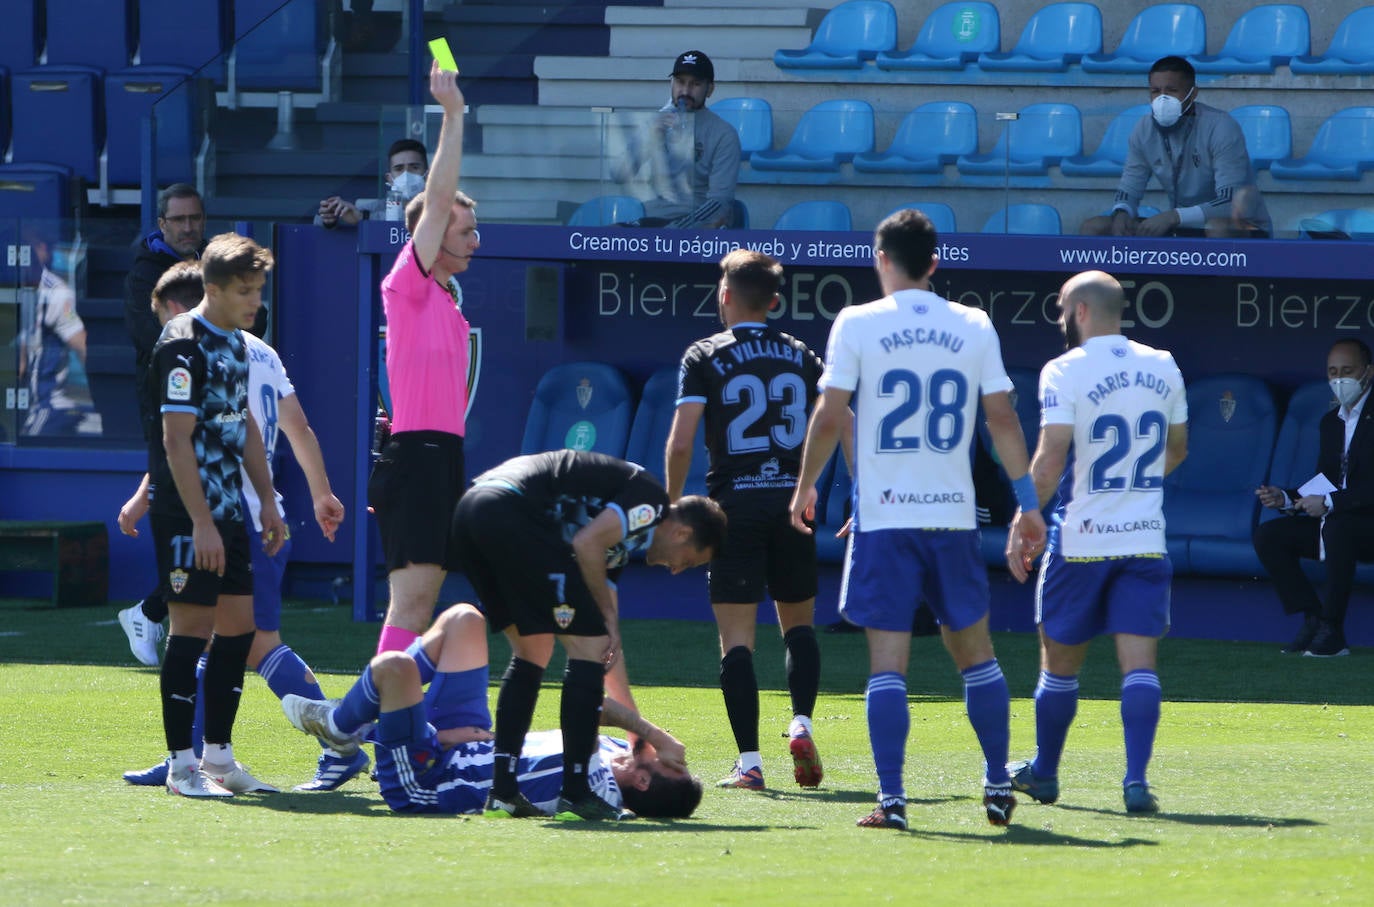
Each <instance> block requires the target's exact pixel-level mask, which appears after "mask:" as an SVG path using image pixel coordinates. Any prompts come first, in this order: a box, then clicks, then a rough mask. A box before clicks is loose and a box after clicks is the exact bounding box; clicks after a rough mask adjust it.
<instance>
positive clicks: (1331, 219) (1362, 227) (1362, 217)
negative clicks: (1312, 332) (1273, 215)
mask: <svg viewBox="0 0 1374 907" xmlns="http://www.w3.org/2000/svg"><path fill="white" fill-rule="evenodd" d="M1298 233H1299V235H1300V236H1301V237H1302V238H1304V239H1331V238H1348V239H1356V240H1360V241H1362V242H1368V241H1370V240H1374V210H1370V209H1369V208H1334V209H1332V210H1330V211H1323V212H1322V213H1321V214H1317V215H1314V216H1312V217H1305V218H1303V219H1302V220H1301V221H1299V222H1298ZM1309 478H1310V476H1309Z"/></svg>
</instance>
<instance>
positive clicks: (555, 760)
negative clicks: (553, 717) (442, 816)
mask: <svg viewBox="0 0 1374 907" xmlns="http://www.w3.org/2000/svg"><path fill="white" fill-rule="evenodd" d="M488 676H489V675H488V668H487V623H486V618H484V617H483V616H482V612H480V611H478V610H477V609H476V608H475V607H473V606H472V605H470V604H467V603H460V604H457V605H454V606H453V607H451V608H449V609H448V610H447V611H445V612H444V613H443V614H441V615H440V616H439V619H438V620H436V621H435V622H434V625H433V626H432V627H430V629H429V631H428V632H427V633H425V635H424V636H422V637H421V638H420V639H418V640H416V641H415V642H414V643H412V644H411V646H410V648H408V649H407V650H406V651H404V652H382V653H381V654H379V655H377V656H376V657H374V658H373V659H372V661H371V663H370V664H369V665H368V666H367V668H366V669H365V670H364V671H363V673H362V676H360V677H359V678H358V680H357V681H356V682H355V683H354V684H353V687H352V688H351V689H350V690H349V691H348V693H347V694H345V696H344V698H343V699H342V700H338V701H323V700H316V699H306V698H304V697H301V696H287V697H286V698H284V699H283V700H282V710H283V711H285V712H286V716H287V718H289V719H290V720H291V723H292V724H293V725H295V727H296V728H297V729H298V730H301V731H304V732H305V733H307V734H311V735H313V736H315V737H319V738H320V739H322V740H325V741H328V743H329V745H330V746H333V747H335V748H337V749H338V750H339V751H340V752H348V751H350V750H352V751H356V749H357V747H358V746H359V745H360V744H361V742H362V739H363V735H362V734H361V733H359V734H352V735H350V734H344V733H342V732H341V731H340V730H339V725H340V724H343V725H344V726H345V727H349V726H355V725H354V723H353V722H355V721H357V722H358V723H363V722H368V721H372V720H375V721H376V726H375V730H370V731H369V733H368V738H369V739H372V740H373V741H374V742H375V744H376V755H377V781H378V783H379V784H380V786H381V792H382V798H383V799H385V800H386V802H387V805H388V806H390V807H391V808H392V809H393V810H396V811H397V812H409V813H478V812H481V811H482V807H483V805H484V804H485V803H486V800H487V792H488V790H489V789H490V787H491V778H492V773H493V755H492V753H493V749H494V744H493V739H494V738H493V737H492V734H491V712H490V710H489V708H488V705H487V685H488ZM426 685H428V689H427V690H426V689H425V687H426ZM336 714H338V715H339V720H338V721H336V720H335V715H336ZM601 723H602V725H603V726H608V727H616V728H621V729H623V730H626V731H629V732H630V734H631V736H632V737H634V738H635V741H634V743H633V745H631V744H630V743H629V742H627V741H624V740H618V739H615V738H612V737H607V736H605V735H602V736H601V737H599V738H598V740H597V743H598V751H597V752H596V753H595V754H593V756H592V759H591V762H590V764H589V765H588V772H587V774H588V781H589V783H590V787H591V789H592V792H593V793H594V794H596V795H597V796H598V797H600V798H602V799H603V800H605V801H606V802H607V803H609V804H610V805H611V806H612V807H614V808H616V809H618V810H622V812H621V814H620V818H633V817H634V816H636V815H638V816H644V817H646V818H686V817H687V816H690V815H691V814H692V811H693V810H695V809H696V807H697V804H699V803H700V802H701V781H700V779H698V778H696V777H694V776H692V775H690V774H688V773H686V772H683V771H679V770H676V769H674V768H671V767H670V765H681V764H685V748H684V747H683V745H682V743H681V742H679V741H678V740H677V739H676V738H674V737H673V736H672V735H671V734H669V733H668V732H666V731H664V730H663V729H661V728H659V727H657V726H655V725H654V724H652V723H650V722H649V721H648V720H646V719H645V718H643V717H641V716H640V715H639V714H638V713H636V712H635V711H634V710H633V709H630V708H628V707H626V706H624V705H622V704H620V703H619V702H617V701H615V700H613V699H610V698H607V699H605V701H604V704H603V706H602V712H601ZM660 751H661V752H663V753H664V754H666V755H668V757H669V758H667V759H666V760H664V759H660V756H659V753H660ZM665 761H666V762H668V763H669V764H664V762H665ZM562 766H563V739H562V735H561V734H560V733H559V732H558V731H536V732H533V733H531V734H529V735H527V736H526V738H525V746H524V749H523V750H522V751H521V755H520V766H519V768H518V770H517V774H518V777H519V782H520V790H521V791H522V792H523V793H524V794H525V796H526V798H527V799H528V800H529V801H530V802H531V803H532V804H533V805H534V806H536V807H538V808H539V809H540V810H541V811H543V812H544V813H545V814H546V815H549V816H552V817H553V818H555V819H567V820H580V817H579V816H577V815H576V814H575V813H556V812H555V809H556V806H557V804H558V798H559V792H560V789H561V785H562V774H563V768H562Z"/></svg>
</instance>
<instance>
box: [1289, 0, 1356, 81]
mask: <svg viewBox="0 0 1374 907" xmlns="http://www.w3.org/2000/svg"><path fill="white" fill-rule="evenodd" d="M1288 68H1289V69H1291V70H1292V71H1293V73H1294V74H1295V75H1322V74H1327V75H1334V74H1342V75H1362V74H1366V73H1374V6H1365V7H1362V8H1360V9H1357V10H1355V11H1354V12H1353V13H1351V14H1350V15H1348V16H1346V17H1345V18H1344V19H1342V20H1341V24H1340V25H1337V26H1336V33H1335V34H1334V35H1332V36H1331V43H1330V44H1329V45H1328V46H1327V48H1326V53H1324V54H1322V55H1321V56H1299V57H1294V58H1293V59H1292V60H1289V61H1288Z"/></svg>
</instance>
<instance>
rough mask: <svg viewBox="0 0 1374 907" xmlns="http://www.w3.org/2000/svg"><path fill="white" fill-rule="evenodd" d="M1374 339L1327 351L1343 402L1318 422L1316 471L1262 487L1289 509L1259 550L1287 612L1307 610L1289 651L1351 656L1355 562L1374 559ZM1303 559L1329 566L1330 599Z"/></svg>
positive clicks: (1263, 536)
mask: <svg viewBox="0 0 1374 907" xmlns="http://www.w3.org/2000/svg"><path fill="white" fill-rule="evenodd" d="M1372 376H1374V369H1371V368H1370V351H1369V344H1367V343H1365V342H1364V341H1363V340H1359V339H1356V338H1354V337H1347V338H1342V339H1340V340H1337V341H1336V342H1335V343H1334V344H1332V346H1331V351H1330V352H1329V353H1327V354H1326V379H1327V381H1329V382H1330V383H1331V393H1332V394H1333V395H1335V398H1336V400H1335V402H1336V404H1337V405H1336V406H1335V407H1333V408H1332V410H1331V411H1330V412H1328V413H1327V414H1326V415H1325V416H1322V420H1321V424H1320V425H1319V426H1318V429H1317V430H1318V432H1319V447H1318V452H1317V474H1316V475H1315V476H1313V477H1312V478H1311V479H1310V480H1308V481H1307V482H1305V483H1303V485H1301V486H1300V487H1298V488H1293V489H1285V488H1278V487H1275V486H1273V485H1262V486H1260V487H1259V488H1258V489H1257V490H1256V492H1255V494H1256V495H1257V496H1258V497H1259V501H1260V503H1261V504H1263V505H1264V506H1265V507H1272V508H1274V509H1275V510H1279V511H1282V512H1283V513H1284V514H1286V515H1285V516H1283V517H1280V518H1279V519H1276V520H1269V521H1268V522H1264V523H1260V524H1259V526H1258V527H1257V528H1256V529H1255V553H1256V554H1257V555H1259V559H1260V563H1261V564H1263V565H1264V569H1265V570H1267V571H1268V573H1269V576H1270V577H1271V578H1272V579H1273V580H1274V590H1275V591H1276V592H1277V593H1278V596H1279V603H1280V604H1282V605H1283V610H1284V613H1286V614H1301V615H1302V616H1303V624H1302V629H1301V630H1300V631H1299V632H1298V635H1297V636H1296V637H1294V639H1293V641H1292V642H1291V643H1289V644H1288V645H1287V646H1284V648H1283V650H1282V651H1283V652H1285V653H1286V654H1290V655H1292V654H1296V653H1298V652H1301V653H1303V654H1304V655H1311V656H1314V657H1318V658H1331V657H1335V656H1339V655H1349V654H1350V649H1349V648H1347V647H1346V644H1345V611H1346V608H1347V606H1348V605H1349V603H1350V590H1351V587H1352V586H1353V585H1354V581H1355V564H1356V563H1357V562H1359V561H1366V560H1374V424H1371V422H1374V408H1370V407H1369V406H1366V401H1368V400H1369V385H1370V379H1371V377H1372ZM1303 558H1309V559H1315V560H1320V561H1324V562H1325V563H1326V580H1327V589H1326V601H1325V602H1323V601H1322V599H1321V597H1320V596H1319V595H1318V594H1317V590H1316V589H1315V588H1314V587H1313V585H1312V582H1311V580H1309V579H1308V578H1307V575H1306V574H1305V573H1303V571H1302V565H1301V561H1302V559H1303Z"/></svg>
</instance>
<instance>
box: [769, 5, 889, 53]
mask: <svg viewBox="0 0 1374 907" xmlns="http://www.w3.org/2000/svg"><path fill="white" fill-rule="evenodd" d="M896 46H897V11H896V10H895V9H893V8H892V4H891V3H888V2H887V0H848V2H847V3H841V4H840V5H839V6H836V7H835V8H834V9H832V10H830V11H829V12H828V13H826V14H825V18H824V19H822V20H821V24H820V25H819V26H817V28H816V33H815V35H813V36H812V38H811V43H810V45H808V46H807V47H805V48H804V49H802V50H778V51H774V53H773V62H774V63H775V64H776V65H777V66H778V67H779V68H780V69H862V68H863V65H864V63H865V62H867V61H868V60H872V59H873V58H874V57H876V56H877V55H878V54H879V52H881V51H884V50H892V49H893V48H895V47H896Z"/></svg>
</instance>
